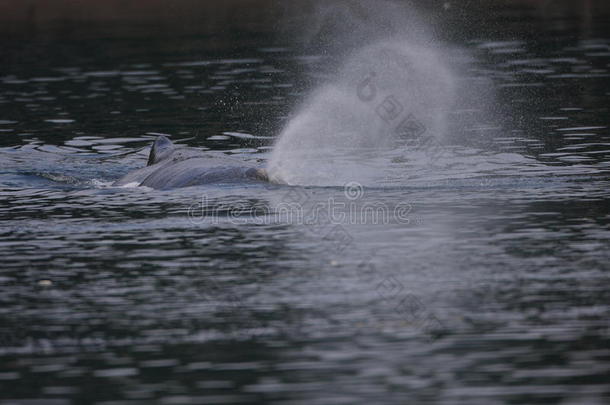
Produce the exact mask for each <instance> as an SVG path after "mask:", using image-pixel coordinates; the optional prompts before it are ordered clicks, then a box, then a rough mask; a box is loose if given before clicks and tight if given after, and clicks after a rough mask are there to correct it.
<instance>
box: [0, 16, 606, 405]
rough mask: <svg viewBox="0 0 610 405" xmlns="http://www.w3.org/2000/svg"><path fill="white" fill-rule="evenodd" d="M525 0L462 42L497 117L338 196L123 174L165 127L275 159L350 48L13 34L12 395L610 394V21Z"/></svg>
mask: <svg viewBox="0 0 610 405" xmlns="http://www.w3.org/2000/svg"><path fill="white" fill-rule="evenodd" d="M519 12H520V10H519V9H518V8H514V9H511V10H510V13H508V12H507V14H506V15H501V16H500V17H501V18H498V20H497V21H495V22H494V24H493V26H492V28H493V29H491V28H489V27H486V29H485V30H481V31H480V32H477V31H476V30H474V29H471V30H469V31H468V32H467V33H466V34H464V35H463V36H450V37H451V38H448V40H447V43H448V45H447V46H448V47H450V48H451V49H453V53H452V58H457V59H459V58H460V57H461V56H463V57H464V58H466V59H468V60H469V64H468V66H469V68H468V69H466V70H465V71H463V72H462V73H461V74H462V76H461V77H460V80H464V81H468V80H472V81H473V82H474V81H480V80H486V81H488V82H489V83H492V84H491V86H492V88H493V92H494V93H495V94H496V95H495V97H496V101H497V103H498V104H499V105H501V106H503V107H504V108H502V110H501V111H500V112H498V114H497V115H498V119H497V121H495V122H491V123H490V122H489V121H486V122H476V121H474V122H473V121H472V120H469V121H468V125H467V126H466V127H465V128H464V127H462V128H461V129H460V133H459V136H456V137H455V138H453V139H451V140H450V141H445V143H444V144H443V146H442V148H443V150H444V151H445V152H446V153H445V154H444V155H443V156H442V157H441V158H439V159H437V160H435V162H434V165H432V166H428V165H422V164H417V165H416V164H415V163H413V155H409V154H408V153H406V152H404V150H401V149H391V150H388V151H387V156H388V157H389V158H390V160H391V161H392V162H393V163H395V164H396V165H395V166H392V168H391V170H389V171H388V172H387V173H385V172H383V170H384V167H385V166H384V164H383V162H381V163H380V162H379V161H375V160H374V159H370V160H367V159H366V158H365V157H362V156H361V155H358V157H357V158H354V160H353V161H351V162H348V163H346V164H343V165H341V164H340V162H339V163H338V162H335V163H336V164H337V165H338V166H337V167H335V169H334V170H336V171H342V172H341V176H339V178H337V181H336V182H335V183H332V182H330V183H328V182H326V183H324V184H305V185H302V184H301V185H299V184H294V185H283V184H265V183H252V184H235V183H227V184H222V183H221V184H213V185H208V186H205V187H192V188H185V189H178V190H166V191H156V190H152V189H148V188H142V187H121V188H119V187H113V186H112V183H113V181H114V180H116V179H118V178H120V177H121V176H122V175H124V174H126V173H128V172H129V171H130V170H133V169H136V168H139V167H142V166H144V165H146V160H147V157H148V152H149V147H150V145H151V143H152V142H153V140H154V139H155V138H156V136H157V135H158V134H166V135H168V136H171V139H172V140H173V141H174V142H176V143H178V144H181V145H186V146H191V147H197V148H201V149H203V150H208V151H211V152H214V153H218V155H219V156H224V155H230V156H231V157H233V158H238V159H242V160H244V161H245V162H248V163H250V164H255V165H259V166H264V165H265V164H266V162H268V160H269V158H270V154H271V151H272V148H273V144H274V140H275V139H276V138H277V136H278V134H279V133H281V131H282V128H284V127H285V126H286V124H287V123H288V122H289V121H290V120H291V119H293V117H294V114H295V111H298V106H299V105H300V103H302V102H303V100H304V99H305V98H306V97H307V94H308V92H309V91H310V90H311V88H312V86H314V85H316V83H319V82H320V81H321V80H324V74H326V73H324V72H325V69H324V67H325V66H329V65H330V62H329V60H330V59H332V58H333V55H329V54H325V53H316V52H313V51H312V50H311V49H306V50H304V48H302V47H299V46H297V45H295V44H294V43H292V42H291V41H289V40H287V39H279V40H278V38H276V37H275V36H274V35H273V32H271V30H270V32H261V33H257V34H256V35H248V36H247V38H240V36H239V35H236V37H235V39H234V40H233V41H232V42H227V43H226V44H224V45H218V44H216V46H215V47H214V49H213V50H211V51H208V50H206V49H207V48H206V43H208V42H209V41H212V40H213V38H212V39H210V38H207V37H204V36H202V37H198V36H191V37H185V38H182V39H180V40H179V41H173V42H172V43H169V42H168V43H165V42H163V41H161V40H159V41H157V42H156V41H153V40H148V39H146V38H137V39H133V38H124V39H123V38H97V39H87V40H78V39H72V40H68V39H65V40H54V41H49V42H44V41H39V40H38V41H31V42H27V41H26V40H23V41H22V42H20V43H13V42H11V43H9V42H8V40H4V42H2V43H1V44H0V47H3V48H4V49H5V51H6V52H7V53H10V54H11V55H12V59H11V63H9V64H3V66H1V67H0V226H1V227H0V257H1V261H2V264H1V265H0V404H2V405H8V404H28V405H32V404H52V405H64V404H84V403H95V404H107V405H109V404H263V403H269V404H286V405H288V404H290V405H292V404H308V405H310V404H324V405H327V404H407V403H408V404H437V403H443V404H468V405H473V404H485V405H493V404H565V405H575V404H579V405H581V404H602V403H608V401H610V385H609V375H610V345H609V344H610V325H609V323H608V319H609V315H610V290H609V289H608V286H609V285H610V283H609V281H610V280H609V276H610V264H609V263H610V250H609V247H610V130H609V126H610V121H609V118H608V117H609V106H610V82H609V77H610V72H609V68H610V35H607V33H608V31H607V30H606V31H604V29H602V27H604V26H605V24H606V23H607V21H605V20H597V19H596V18H595V16H593V17H592V19H591V20H590V21H588V22H587V24H588V31H585V32H584V33H583V29H582V27H581V26H580V25H579V24H580V22H579V20H572V19H568V20H566V21H563V20H562V23H561V24H551V23H548V22H545V21H542V20H538V19H537V18H541V17H533V16H529V17H528V18H529V20H528V21H529V23H530V24H532V25H535V26H536V27H537V28H536V29H537V33H536V35H519V32H520V31H519V29H520V27H521V24H523V22H522V20H520V19H519V18H515V17H514V16H515V15H517V16H519V15H520V14H519ZM528 15H529V14H528ZM454 29H455V30H456V31H459V27H454ZM596 29H597V30H596ZM604 32H605V33H606V34H604ZM19 47H25V48H27V51H23V52H18V51H16V50H15V49H16V48H19ZM15 55H20V57H16V56H15ZM316 72H319V74H316ZM452 114H453V115H454V116H461V115H460V114H462V115H463V114H465V113H464V111H463V110H460V109H459V108H457V107H456V109H455V110H454V111H452ZM473 139H474V140H476V142H474V141H472V140H473ZM419 157H420V158H422V156H419ZM425 158H426V156H423V159H425ZM418 162H419V161H418ZM305 163H306V164H305V166H306V168H305V169H304V170H311V171H312V172H314V171H316V170H318V169H319V166H317V163H314V162H313V161H312V163H311V164H310V163H309V162H308V161H305ZM420 163H421V162H420ZM355 167H358V168H359V170H360V172H361V173H362V172H366V173H369V174H370V173H374V174H376V176H375V177H374V178H373V177H366V178H365V179H363V178H361V177H355V178H353V181H348V180H350V173H357V172H358V170H356V169H355ZM430 167H432V169H431V168H430ZM346 168H349V170H354V171H353V172H351V171H346V170H348V169H346ZM379 178H382V179H383V181H381V180H379Z"/></svg>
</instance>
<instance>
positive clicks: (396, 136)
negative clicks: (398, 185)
mask: <svg viewBox="0 0 610 405" xmlns="http://www.w3.org/2000/svg"><path fill="white" fill-rule="evenodd" d="M350 4H351V3H350ZM357 4H359V5H360V6H363V5H364V6H366V7H372V3H369V2H359V3H357ZM384 7H385V9H384ZM323 11H324V12H323V15H324V16H325V18H329V17H328V16H329V15H330V16H334V17H333V18H340V19H341V20H345V19H346V14H345V13H338V12H333V13H331V12H329V11H328V7H325V8H324V9H323ZM365 11H371V12H366V13H362V15H364V16H368V15H372V16H380V15H381V16H383V18H379V17H377V18H375V19H368V20H366V19H365V20H363V21H361V22H362V24H359V25H357V26H358V27H359V30H358V31H350V30H347V31H349V32H351V35H352V36H356V37H359V36H361V34H362V32H366V33H368V34H369V35H368V36H369V37H371V38H374V42H368V43H367V44H365V45H362V42H361V43H360V45H361V46H360V47H357V48H356V49H353V50H352V51H351V52H345V55H346V56H345V57H344V58H343V60H342V62H340V63H339V67H338V69H337V71H336V73H335V74H333V75H332V76H331V78H330V80H328V81H327V82H325V83H322V84H320V85H319V86H318V87H317V88H315V89H314V90H313V91H312V92H311V94H310V96H309V97H308V98H307V99H306V101H305V102H304V104H303V105H302V106H301V108H300V109H298V111H297V112H296V114H295V115H294V116H293V117H292V119H291V120H290V121H289V122H288V124H287V125H286V127H285V128H284V130H283V131H282V133H281V134H280V136H279V138H278V141H277V142H276V145H275V148H274V151H273V153H272V155H271V157H270V162H269V172H270V174H271V176H272V178H274V179H275V180H276V181H280V182H285V183H288V184H301V185H341V184H344V183H345V182H348V181H358V182H361V183H363V184H364V183H368V182H377V181H379V177H380V176H382V177H383V176H384V172H383V171H375V172H371V170H370V169H369V168H366V165H362V164H361V163H362V162H363V161H364V160H367V161H369V162H371V161H373V160H376V159H379V158H383V157H384V156H387V157H389V156H392V158H394V157H395V156H394V155H395V154H393V153H390V152H393V151H395V150H396V149H397V148H398V149H400V150H402V151H404V152H409V153H413V152H414V153H415V155H414V156H415V157H414V156H411V159H413V158H421V157H423V158H424V159H423V160H424V161H426V162H428V161H435V160H437V159H438V158H439V157H440V155H441V154H442V153H443V152H444V150H443V147H442V144H443V143H444V138H445V137H446V133H447V114H448V112H449V111H450V110H451V108H452V107H453V105H454V101H455V94H456V78H455V74H454V73H453V72H452V70H451V68H450V67H449V64H448V63H447V61H446V58H444V57H443V55H444V51H443V49H442V47H441V46H440V45H438V44H434V43H433V42H432V41H430V40H429V39H428V38H426V40H424V34H423V32H424V30H423V29H418V30H416V31H414V30H412V29H409V31H408V32H402V31H405V30H403V29H398V28H397V27H400V22H401V20H400V18H407V17H405V15H404V13H403V14H400V13H396V4H394V3H391V2H375V4H374V12H372V10H367V9H365ZM356 18H358V17H357V16H352V20H350V19H347V20H348V21H347V22H346V23H345V24H348V25H349V26H350V27H354V26H356V24H354V21H353V19H356ZM397 19H398V20H397ZM407 21H408V22H410V24H405V26H408V27H409V28H412V26H413V16H412V15H409V17H408V18H407ZM390 22H391V24H390ZM333 24H335V25H339V26H343V25H344V24H342V23H341V22H340V21H333ZM377 24H381V25H377ZM314 25H317V26H325V25H324V24H320V23H318V24H314ZM417 26H418V27H419V28H421V27H422V26H424V24H422V23H421V21H418V22H417ZM338 31H341V30H340V29H339V30H338ZM344 31H345V30H344ZM373 33H374V34H375V35H373ZM326 37H328V35H326ZM338 38H345V34H341V35H338ZM337 40H338V41H339V42H341V43H346V41H343V40H339V39H337ZM386 160H388V161H387V165H386V166H391V159H386ZM383 166H384V165H383V164H382V165H381V167H383Z"/></svg>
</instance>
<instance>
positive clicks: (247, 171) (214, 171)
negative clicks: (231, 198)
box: [113, 135, 269, 190]
mask: <svg viewBox="0 0 610 405" xmlns="http://www.w3.org/2000/svg"><path fill="white" fill-rule="evenodd" d="M268 181H269V176H268V174H267V171H266V170H265V169H264V168H261V167H257V166H254V165H250V164H249V163H247V162H244V161H242V160H239V159H235V158H231V157H229V156H227V155H222V154H219V153H213V152H206V151H202V150H200V149H197V148H193V147H186V146H177V145H175V144H174V143H173V142H172V141H170V140H169V138H167V137H166V136H163V135H160V136H158V137H157V138H156V139H155V141H154V143H153V145H152V147H151V149H150V154H149V155H148V162H147V164H146V166H145V167H142V168H140V169H136V170H134V171H132V172H130V173H128V174H126V175H125V176H123V177H122V178H120V179H119V180H117V181H115V182H114V183H113V186H117V187H124V186H128V185H135V186H144V187H150V188H153V189H158V190H168V189H173V188H181V187H191V186H200V185H206V184H214V183H242V182H268Z"/></svg>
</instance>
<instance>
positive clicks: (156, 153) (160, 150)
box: [146, 135, 175, 166]
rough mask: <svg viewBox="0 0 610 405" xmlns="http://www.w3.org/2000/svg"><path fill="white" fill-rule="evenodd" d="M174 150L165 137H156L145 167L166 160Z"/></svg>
mask: <svg viewBox="0 0 610 405" xmlns="http://www.w3.org/2000/svg"><path fill="white" fill-rule="evenodd" d="M174 149H175V147H174V144H173V143H172V141H170V140H169V139H167V137H165V136H163V135H161V136H159V137H157V139H156V140H155V143H154V144H153V146H152V148H151V149H150V155H148V163H147V164H146V166H150V165H154V164H155V163H159V162H160V161H162V160H163V159H166V158H168V157H169V156H170V155H171V154H172V152H173V151H174Z"/></svg>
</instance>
